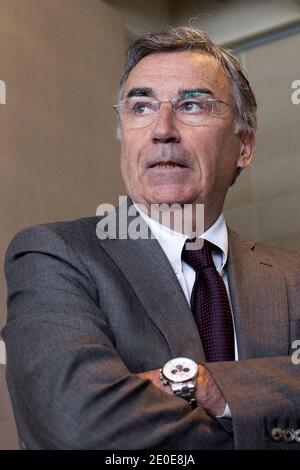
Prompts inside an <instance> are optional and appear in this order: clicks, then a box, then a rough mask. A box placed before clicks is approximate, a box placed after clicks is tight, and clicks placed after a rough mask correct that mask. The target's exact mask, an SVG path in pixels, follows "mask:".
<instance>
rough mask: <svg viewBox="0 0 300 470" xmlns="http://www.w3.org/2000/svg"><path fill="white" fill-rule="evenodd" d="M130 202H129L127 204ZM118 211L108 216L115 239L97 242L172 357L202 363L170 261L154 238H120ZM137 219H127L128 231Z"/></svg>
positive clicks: (200, 349) (143, 228)
mask: <svg viewBox="0 0 300 470" xmlns="http://www.w3.org/2000/svg"><path fill="white" fill-rule="evenodd" d="M130 202H131V201H130V199H129V205H130ZM123 209H124V207H123ZM127 209H128V207H127ZM120 210H121V206H120V207H119V208H117V209H116V213H115V214H111V217H115V216H116V237H115V238H113V237H110V238H107V239H105V240H99V243H100V244H101V246H102V247H103V248H104V250H105V251H106V252H107V253H108V255H109V256H110V257H111V258H112V259H113V261H114V263H115V264H116V265H117V266H118V267H119V269H120V270H121V271H122V273H123V275H124V276H125V277H126V279H127V281H128V282H129V284H130V285H131V287H132V289H133V291H134V292H135V294H136V295H137V297H138V298H139V300H140V302H141V304H142V305H143V307H144V309H145V311H146V313H147V314H148V315H149V316H150V317H151V319H152V321H153V323H154V324H155V325H156V327H157V328H158V329H159V330H160V331H161V333H162V335H163V336H164V337H165V339H166V341H167V343H168V345H169V348H170V352H171V355H172V356H173V357H176V356H188V357H191V358H192V359H194V360H195V361H198V362H199V361H203V360H204V352H203V347H202V344H201V340H200V337H199V333H198V329H197V326H196V323H195V321H194V317H193V314H192V312H191V309H190V307H189V304H188V302H187V300H186V298H185V295H184V293H183V291H182V289H181V287H180V284H179V282H178V279H177V277H176V275H175V273H174V271H173V269H172V267H171V265H170V263H169V260H168V259H167V257H166V255H165V253H164V251H163V250H162V248H161V246H160V245H159V243H158V241H157V240H156V239H149V238H148V239H137V240H134V239H132V238H130V237H127V238H124V239H120V237H119V234H120V233H122V234H123V235H122V236H124V227H122V229H121V231H120V224H119V221H120V220H121V219H122V218H123V220H125V218H124V214H123V216H122V217H120V216H119V215H120ZM136 217H137V216H136V215H135V216H130V215H129V216H128V218H127V229H128V228H129V230H130V224H131V223H132V222H134V220H133V219H135V222H136ZM138 220H139V229H140V231H141V232H142V233H147V231H148V226H147V225H146V223H145V222H144V221H143V219H142V218H141V217H139V219H138ZM135 222H134V223H135ZM127 233H128V230H127ZM148 235H149V231H148Z"/></svg>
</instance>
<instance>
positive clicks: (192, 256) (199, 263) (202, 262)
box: [182, 238, 214, 271]
mask: <svg viewBox="0 0 300 470" xmlns="http://www.w3.org/2000/svg"><path fill="white" fill-rule="evenodd" d="M197 244H198V245H199V248H198V247H197ZM211 248H212V244H211V243H210V242H208V241H207V240H201V239H198V240H197V239H195V238H194V239H192V240H191V239H188V240H187V241H186V242H185V245H184V248H183V251H182V259H183V261H185V262H186V263H187V264H188V265H189V266H191V267H192V268H193V269H194V270H195V271H200V270H201V269H204V268H207V267H208V266H213V267H214V262H213V258H212V254H211Z"/></svg>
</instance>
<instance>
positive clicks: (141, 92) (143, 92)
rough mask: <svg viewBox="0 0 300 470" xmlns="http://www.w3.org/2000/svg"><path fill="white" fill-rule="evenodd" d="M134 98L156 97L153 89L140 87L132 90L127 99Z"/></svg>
mask: <svg viewBox="0 0 300 470" xmlns="http://www.w3.org/2000/svg"><path fill="white" fill-rule="evenodd" d="M132 96H151V97H153V96H155V94H154V92H153V89H152V88H149V87H138V88H131V90H129V92H128V93H127V95H126V98H132Z"/></svg>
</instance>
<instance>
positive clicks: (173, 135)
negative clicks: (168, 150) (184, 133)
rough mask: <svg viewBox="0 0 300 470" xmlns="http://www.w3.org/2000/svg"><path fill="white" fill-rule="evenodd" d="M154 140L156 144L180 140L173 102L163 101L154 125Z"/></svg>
mask: <svg viewBox="0 0 300 470" xmlns="http://www.w3.org/2000/svg"><path fill="white" fill-rule="evenodd" d="M152 141H153V142H154V143H155V144H158V143H164V144H166V143H177V142H180V133H179V130H178V128H177V127H176V123H175V116H174V113H173V110H172V105H171V103H161V105H160V109H159V111H158V113H157V116H156V118H155V121H154V123H153V127H152Z"/></svg>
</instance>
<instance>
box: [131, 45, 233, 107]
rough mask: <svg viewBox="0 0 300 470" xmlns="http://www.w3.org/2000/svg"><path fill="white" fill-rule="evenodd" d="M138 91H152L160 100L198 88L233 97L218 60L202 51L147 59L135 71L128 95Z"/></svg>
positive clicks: (161, 54)
mask: <svg viewBox="0 0 300 470" xmlns="http://www.w3.org/2000/svg"><path fill="white" fill-rule="evenodd" d="M136 87H149V88H152V89H153V91H154V92H155V93H156V94H159V95H160V96H159V97H160V98H164V97H169V96H170V95H176V94H177V92H178V90H179V89H190V88H195V87H197V88H199V87H200V88H208V89H210V90H211V91H212V93H213V94H214V95H215V96H218V97H219V98H221V97H222V98H223V99H227V98H228V97H229V95H230V83H229V79H228V78H227V77H226V75H225V74H224V71H223V69H222V68H221V66H220V65H219V64H218V62H217V61H216V59H215V58H214V57H213V56H210V55H208V54H204V53H201V52H198V51H180V52H160V53H154V54H150V55H148V56H146V57H144V58H143V59H142V60H141V61H140V62H138V64H137V65H136V66H135V67H134V68H133V69H132V70H131V72H130V74H129V76H128V79H127V81H126V83H125V88H124V95H126V94H127V93H128V92H129V90H130V89H132V88H136Z"/></svg>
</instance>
